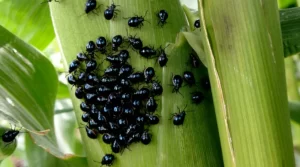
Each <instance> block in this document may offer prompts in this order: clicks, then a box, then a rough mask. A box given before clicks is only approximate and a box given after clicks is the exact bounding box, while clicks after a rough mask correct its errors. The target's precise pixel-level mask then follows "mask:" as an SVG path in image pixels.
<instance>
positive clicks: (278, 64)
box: [199, 0, 294, 167]
mask: <svg viewBox="0 0 300 167" xmlns="http://www.w3.org/2000/svg"><path fill="white" fill-rule="evenodd" d="M199 3H200V9H202V12H201V22H202V23H201V25H203V33H204V36H205V38H206V40H205V42H206V43H205V52H206V53H207V56H208V57H207V60H208V62H207V64H208V70H209V76H210V79H211V84H212V87H213V88H214V89H213V99H214V104H215V109H216V115H217V122H218V127H219V133H220V138H221V146H222V151H223V158H224V163H225V166H228V167H233V166H243V167H246V166H255V167H259V166H272V167H274V166H294V157H293V149H292V148H293V147H292V138H291V129H290V123H289V113H288V109H287V106H288V105H287V95H286V84H285V73H284V61H283V57H284V56H283V46H282V40H281V33H280V32H281V31H280V24H279V16H278V7H277V3H276V1H275V0H260V1H253V0H223V1H211V0H199Z"/></svg>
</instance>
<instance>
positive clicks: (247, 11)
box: [0, 0, 300, 167]
mask: <svg viewBox="0 0 300 167" xmlns="http://www.w3.org/2000/svg"><path fill="white" fill-rule="evenodd" d="M96 2H97V5H96V6H95V9H94V10H92V11H89V12H87V11H86V10H85V9H86V4H87V1H86V0H77V1H71V0H57V1H55V0H52V1H45V2H43V1H42V2H36V1H26V2H25V1H24V2H23V1H18V0H12V1H9V2H8V1H3V2H0V3H1V5H0V6H1V7H0V8H1V11H2V12H1V13H0V23H1V26H0V31H1V38H0V39H1V40H0V41H1V48H0V49H1V50H0V55H1V56H0V60H1V61H0V62H1V67H0V71H1V72H0V76H1V77H0V78H1V80H0V84H1V91H0V94H1V96H0V97H1V102H0V104H1V105H0V106H1V107H0V111H1V112H0V113H1V117H2V120H4V127H2V128H0V130H1V133H2V134H4V132H5V131H7V130H8V127H9V123H10V124H12V126H13V128H14V129H15V130H18V131H20V132H21V133H23V132H24V133H23V134H22V135H23V136H24V137H25V142H24V144H25V146H26V148H25V149H24V150H23V151H25V153H26V157H23V156H24V154H21V152H22V151H18V150H20V149H16V144H17V142H16V141H17V140H18V137H17V138H16V140H13V142H12V143H7V142H3V141H2V142H1V153H2V154H1V156H0V157H1V160H4V159H5V158H7V157H8V156H10V155H11V154H12V153H13V152H14V151H15V152H17V155H16V157H19V158H20V159H26V162H25V164H27V165H28V166H42V167H46V166H54V165H56V166H62V167H63V166H76V167H79V166H90V167H96V166H101V160H102V158H103V156H104V155H105V154H111V153H112V150H111V146H110V145H107V144H105V143H103V141H102V138H101V137H102V136H101V135H99V137H98V138H97V139H91V138H89V137H88V136H87V134H86V129H85V123H84V122H83V121H82V118H81V116H82V111H81V109H80V107H79V106H80V103H81V102H82V100H79V99H77V98H76V96H75V91H76V88H75V87H74V86H72V85H66V84H65V75H66V71H68V70H69V64H70V63H71V62H72V61H73V60H74V59H76V55H77V54H78V53H79V52H85V49H86V48H85V47H86V44H87V42H88V41H91V40H92V41H95V40H96V39H97V38H98V37H99V36H104V37H105V38H106V39H107V40H108V41H110V40H111V39H112V38H113V37H114V36H115V35H121V36H122V37H125V38H127V37H128V36H129V35H131V36H138V37H140V39H142V41H143V43H144V44H145V45H147V46H153V48H164V50H165V52H166V54H167V56H168V59H169V61H168V62H167V65H166V66H165V67H160V66H159V65H158V63H157V59H146V58H143V57H141V56H140V54H139V52H135V51H133V50H130V49H129V50H130V59H129V61H128V62H129V63H130V64H132V66H133V67H134V70H135V71H143V70H144V69H145V68H146V67H149V66H151V67H154V69H155V74H156V80H158V81H160V82H161V85H162V86H163V93H162V95H161V96H158V97H156V98H155V99H156V102H157V103H158V107H157V110H156V112H155V113H156V114H157V115H159V119H160V121H159V123H158V124H157V125H153V126H151V127H149V132H150V133H151V134H152V138H151V142H150V144H148V145H143V144H141V143H134V144H131V145H128V146H127V147H124V148H123V151H122V153H118V154H114V157H115V159H114V161H113V162H112V163H111V166H151V167H152V166H161V167H165V166H230V167H231V166H295V161H294V153H293V143H292V135H291V128H290V114H289V110H288V98H287V88H286V83H285V69H284V58H285V57H288V56H290V55H292V54H296V53H298V52H299V50H300V47H299V41H300V40H299V32H300V31H299V28H298V27H299V19H300V17H299V13H300V9H299V8H292V9H285V10H281V11H279V10H278V6H277V2H276V1H274V0H261V1H253V0H238V1H237V0H224V1H208V0H199V1H198V7H197V9H198V10H197V11H193V10H191V9H189V8H188V7H187V6H185V5H182V4H180V2H179V1H171V0H162V1H146V0H130V1H121V0H115V1H100V0H97V1H96ZM112 3H114V4H115V5H116V9H118V11H116V12H117V16H116V17H115V18H113V19H112V20H106V19H105V18H104V16H103V11H104V10H105V9H106V8H107V7H106V6H110V5H111V4H112ZM295 3H296V2H294V1H280V2H279V5H280V6H281V7H287V6H289V5H291V4H295ZM162 9H164V10H165V11H167V12H168V19H167V22H166V23H165V24H164V25H163V26H162V25H161V23H159V18H158V16H157V14H158V12H159V11H160V10H162ZM135 15H137V16H142V17H143V19H145V20H144V22H143V24H144V25H143V26H141V27H139V28H134V27H130V26H128V19H129V18H130V17H133V16H135ZM197 19H200V25H201V26H200V28H196V27H195V26H194V22H195V20H197ZM25 23H26V24H25ZM25 25H26V26H25ZM54 38H55V39H54ZM49 44H51V45H50V49H49V46H48V45H49ZM47 46H48V48H47V49H46V47H47ZM123 47H125V48H126V49H127V46H123ZM53 48H54V49H53ZM48 50H59V52H60V54H61V56H62V64H63V67H56V68H54V67H53V65H52V64H51V62H50V61H49V60H47V57H45V56H43V54H45V53H46V54H49V53H51V52H52V51H50V52H49V51H48ZM42 52H44V53H42ZM191 53H193V54H195V55H196V56H197V58H199V59H200V60H201V63H200V65H199V67H198V68H193V67H192V66H193V65H192V64H191V57H190V54H191ZM101 56H102V57H101ZM104 59H105V56H104V55H101V54H98V53H97V62H98V64H100V65H99V66H97V71H96V73H97V74H99V75H100V74H102V73H103V70H104V69H105V68H106V67H107V66H108V63H107V62H103V63H101V62H102V60H104ZM187 70H189V71H192V72H193V74H194V76H195V78H196V81H197V82H196V84H195V85H194V86H187V85H186V86H182V87H181V88H180V89H179V93H176V91H175V92H174V88H173V86H172V77H173V76H174V75H176V74H179V75H182V73H183V72H184V71H187ZM57 75H60V76H61V77H60V79H59V80H58V76H57ZM208 77H209V81H210V85H209V86H207V85H206V86H204V85H203V82H202V81H203V80H204V79H206V78H208ZM61 78H63V79H61ZM206 84H207V83H206ZM194 91H201V92H202V93H203V95H204V100H203V101H202V102H201V103H200V104H194V103H192V100H191V93H192V92H194ZM62 98H70V99H71V101H72V106H73V107H72V109H70V110H69V109H57V108H56V109H55V108H54V106H55V101H56V102H59V101H61V99H62ZM56 105H57V104H56ZM185 106H186V108H185ZM289 106H290V108H291V109H292V110H291V113H292V114H291V115H292V116H293V115H294V117H293V118H296V117H297V111H298V109H299V107H298V106H299V105H297V104H294V103H290V105H289ZM178 108H180V109H183V108H185V109H184V110H185V111H186V116H185V120H184V123H183V124H182V125H181V126H175V125H174V124H173V123H172V119H173V118H174V113H177V112H178ZM295 113H296V114H295ZM61 114H67V115H68V116H69V117H68V118H71V119H69V120H66V119H60V122H59V123H60V125H61V126H57V125H56V123H57V121H56V122H55V118H54V115H56V116H58V115H61ZM61 118H62V117H61ZM170 119H171V120H170ZM56 120H57V119H56ZM5 121H6V124H5ZM7 122H9V123H7ZM54 122H55V123H54ZM55 125H56V126H55ZM58 131H60V132H61V133H63V135H62V136H63V137H61V136H60V137H59V135H58ZM13 139H14V138H13ZM65 148H68V149H65ZM14 154H16V153H14ZM22 155H23V156H22ZM37 159H38V160H37ZM3 162H4V161H3ZM4 163H6V162H4ZM4 163H3V164H4ZM102 165H105V164H103V161H102ZM6 166H8V165H6Z"/></svg>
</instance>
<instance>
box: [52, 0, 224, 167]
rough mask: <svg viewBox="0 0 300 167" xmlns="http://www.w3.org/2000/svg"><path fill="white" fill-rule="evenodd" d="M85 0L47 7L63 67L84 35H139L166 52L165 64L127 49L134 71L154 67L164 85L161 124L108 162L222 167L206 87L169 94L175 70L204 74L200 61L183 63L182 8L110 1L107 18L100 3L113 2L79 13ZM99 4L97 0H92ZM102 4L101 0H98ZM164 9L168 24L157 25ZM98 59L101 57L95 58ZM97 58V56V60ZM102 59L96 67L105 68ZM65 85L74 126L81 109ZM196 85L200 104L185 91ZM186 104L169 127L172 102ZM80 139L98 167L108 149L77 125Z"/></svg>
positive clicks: (161, 2)
mask: <svg viewBox="0 0 300 167" xmlns="http://www.w3.org/2000/svg"><path fill="white" fill-rule="evenodd" d="M85 2H86V1H85V0H78V1H61V2H59V3H55V2H51V3H49V5H50V11H51V16H52V20H53V25H54V29H55V33H56V36H57V40H58V43H59V45H60V49H61V53H62V55H63V59H64V65H65V69H66V70H67V68H68V64H69V63H70V62H71V61H72V60H73V59H75V57H76V54H77V53H78V52H80V51H82V50H84V49H85V44H86V43H87V42H88V41H89V40H96V38H97V37H99V36H104V37H106V38H108V39H111V38H112V37H113V36H115V35H119V34H120V35H122V36H127V31H128V35H135V34H136V35H137V36H138V37H140V38H141V39H142V40H143V43H144V45H147V46H148V45H153V46H154V47H155V48H158V47H160V46H161V47H163V48H164V47H166V46H168V47H167V48H166V52H167V54H168V55H169V62H168V64H167V67H164V68H160V67H159V65H158V64H157V63H155V60H152V59H149V60H147V59H144V58H141V57H140V56H139V55H138V54H137V53H134V52H133V51H130V54H131V55H130V56H131V58H130V60H129V62H130V63H131V64H132V65H133V67H134V68H135V71H143V69H144V68H145V67H148V66H153V67H155V70H156V76H157V79H158V80H159V81H161V84H162V86H163V87H164V92H163V95H162V96H160V97H157V98H156V100H157V102H158V104H159V106H158V109H157V112H156V113H157V114H159V115H160V123H159V124H158V125H155V126H153V127H151V128H150V132H151V133H152V134H153V137H152V141H151V143H150V144H149V145H147V146H145V145H142V144H141V143H138V144H132V145H130V150H131V151H128V150H127V149H125V151H124V153H123V154H122V155H120V154H117V155H116V161H115V162H114V164H113V166H122V167H125V166H130V167H133V166H136V167H140V166H149V167H150V166H151V167H152V166H157V167H167V166H170V167H171V166H172V167H174V166H178V167H179V166H191V167H192V166H222V164H223V161H222V155H221V150H220V141H219V136H218V131H217V124H216V120H215V114H214V107H213V103H212V98H211V94H210V91H209V90H208V91H207V90H203V88H201V87H194V88H190V87H188V86H185V87H183V88H181V89H180V92H181V94H182V96H181V95H180V94H175V93H172V86H170V84H171V83H172V81H171V78H172V75H173V74H174V75H175V74H179V75H182V73H183V71H185V70H192V71H193V72H194V74H195V76H196V79H197V80H200V79H201V78H203V77H205V76H206V75H207V70H206V68H205V67H204V66H202V67H201V68H199V69H191V68H190V67H188V66H187V62H188V61H189V53H191V51H192V48H191V47H190V46H189V45H188V43H187V41H186V39H185V38H184V36H183V35H182V34H180V35H178V36H177V34H178V32H180V30H181V29H182V28H183V29H185V28H186V26H187V22H186V20H185V16H184V13H183V10H182V8H181V6H180V3H179V1H178V0H176V1H173V0H153V1H148V0H131V1H122V0H115V1H114V3H115V4H116V5H120V6H118V7H117V8H118V9H119V10H120V12H119V14H118V17H117V18H115V19H114V20H111V21H107V20H105V19H104V17H103V10H104V7H103V6H108V5H110V4H111V3H112V1H107V2H105V4H103V6H101V7H99V8H98V9H97V10H95V11H94V12H95V13H96V14H93V13H92V12H91V13H89V14H88V15H86V14H84V4H85ZM97 2H98V3H99V1H97ZM101 3H103V2H101ZM160 9H165V10H166V11H168V13H169V18H168V20H167V22H168V23H167V24H166V25H165V26H164V27H163V28H162V27H160V26H158V25H157V22H158V19H157V17H156V13H157V12H158V11H159V10H160ZM146 11H147V14H146V16H145V19H146V20H147V21H145V22H144V26H143V27H142V28H141V29H134V28H129V27H128V25H127V20H126V19H123V17H124V18H127V17H130V16H133V15H135V14H137V15H139V16H144V15H145V13H146ZM100 59H103V57H100ZM99 62H100V61H99ZM106 66H107V63H104V64H103V65H101V67H99V68H100V69H104V68H105V67H106ZM69 88H70V93H71V95H72V102H73V105H74V110H75V115H76V118H77V122H78V124H79V126H82V125H81V123H82V121H81V114H82V111H81V110H80V109H79V104H80V102H81V101H80V100H78V99H76V98H75V96H74V89H73V90H72V89H71V86H70V87H69ZM195 90H201V91H203V92H204V93H205V96H206V99H205V100H204V101H203V103H202V104H200V105H195V104H191V100H190V93H191V92H192V91H195ZM185 105H187V109H186V111H187V115H186V119H185V122H184V125H183V126H178V127H176V126H174V125H173V124H172V121H171V120H169V119H170V118H171V117H172V114H174V113H175V112H178V110H177V107H179V108H181V109H183V108H184V106H185ZM80 133H81V136H82V140H83V144H84V145H85V150H86V156H87V158H88V163H89V166H91V167H98V166H99V163H97V162H95V161H101V159H102V157H103V156H104V154H105V153H111V148H110V146H109V145H106V144H104V143H103V142H102V140H101V137H100V136H99V139H98V140H92V139H89V138H88V137H87V135H86V132H85V129H84V128H80Z"/></svg>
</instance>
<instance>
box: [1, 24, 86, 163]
mask: <svg viewBox="0 0 300 167" xmlns="http://www.w3.org/2000/svg"><path fill="white" fill-rule="evenodd" d="M0 34H1V39H2V40H1V41H0V46H1V48H0V52H1V57H0V63H1V67H0V76H1V78H0V104H1V111H0V114H1V116H2V119H4V120H9V121H10V122H12V123H13V124H16V125H17V126H22V127H23V130H26V131H29V132H30V133H29V134H27V135H30V137H31V140H33V141H34V143H35V144H34V145H31V146H30V145H27V147H28V150H27V151H28V152H30V153H32V154H33V153H34V149H39V150H40V151H39V153H37V155H42V153H41V152H44V153H43V155H45V156H43V157H41V158H44V159H45V160H46V159H48V158H50V157H53V158H54V156H53V155H55V156H56V157H59V158H61V159H70V158H71V159H73V158H75V159H76V157H73V156H72V155H65V154H64V153H62V152H61V151H60V150H59V148H58V146H57V143H56V138H55V134H54V132H55V129H54V126H53V118H54V117H53V116H54V111H53V109H54V101H55V99H56V91H57V84H58V80H57V75H56V72H55V69H54V68H53V66H52V64H51V63H50V62H49V61H48V60H47V59H46V58H45V57H44V56H42V55H41V54H40V52H38V51H36V50H35V49H34V48H32V47H30V46H29V45H27V44H26V43H24V42H23V41H21V40H20V39H18V38H16V37H15V36H14V35H13V34H11V33H10V32H8V31H7V30H5V29H4V28H3V27H0ZM46 129H50V132H49V133H48V134H47V135H46V134H45V133H42V132H37V131H44V130H46ZM27 137H28V136H27ZM36 145H38V146H40V147H41V148H43V150H42V149H41V148H37V146H36ZM33 146H34V147H33ZM45 151H47V152H49V153H50V154H53V155H50V154H49V153H47V152H45ZM34 158H36V157H34ZM54 159H55V160H56V162H60V160H57V159H56V158H54ZM39 160H41V159H39ZM39 162H40V161H39ZM83 162H86V161H85V158H83ZM30 163H32V161H31V162H30ZM45 163H50V161H45ZM60 163H62V162H60ZM34 166H36V165H34Z"/></svg>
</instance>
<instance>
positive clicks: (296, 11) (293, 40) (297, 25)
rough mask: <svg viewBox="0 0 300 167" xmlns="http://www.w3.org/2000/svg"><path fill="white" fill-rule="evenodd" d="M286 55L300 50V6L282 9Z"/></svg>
mask: <svg viewBox="0 0 300 167" xmlns="http://www.w3.org/2000/svg"><path fill="white" fill-rule="evenodd" d="M280 22H281V33H282V40H283V46H284V56H285V57H286V56H291V55H294V54H297V53H299V52H300V7H297V8H290V9H283V10H280Z"/></svg>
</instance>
